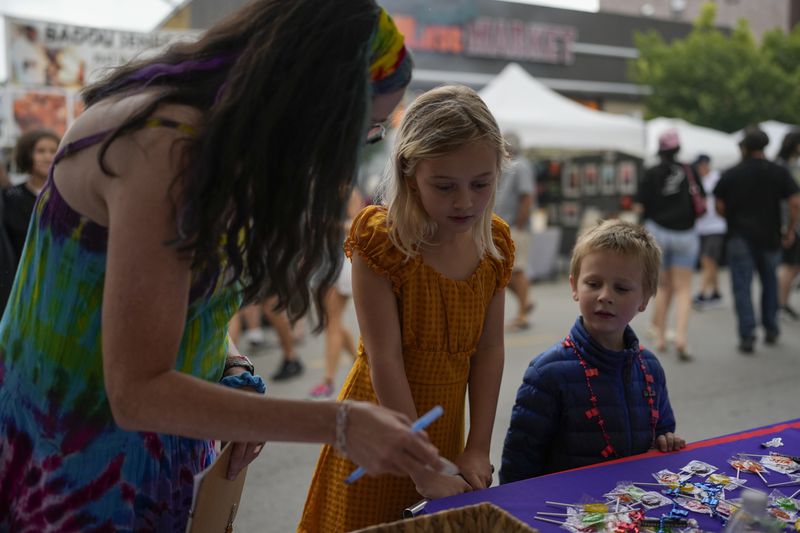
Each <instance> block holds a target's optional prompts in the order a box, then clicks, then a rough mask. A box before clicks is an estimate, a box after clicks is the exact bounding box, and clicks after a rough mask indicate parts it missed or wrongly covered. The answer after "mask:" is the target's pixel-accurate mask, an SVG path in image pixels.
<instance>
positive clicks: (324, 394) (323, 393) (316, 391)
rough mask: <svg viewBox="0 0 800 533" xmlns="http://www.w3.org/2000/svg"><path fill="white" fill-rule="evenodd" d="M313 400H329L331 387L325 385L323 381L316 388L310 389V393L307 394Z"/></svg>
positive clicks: (331, 392)
mask: <svg viewBox="0 0 800 533" xmlns="http://www.w3.org/2000/svg"><path fill="white" fill-rule="evenodd" d="M308 395H309V396H311V398H312V399H314V400H322V399H324V398H330V397H331V396H333V387H332V386H330V385H329V384H327V383H325V382H324V381H323V382H322V383H320V384H318V385H317V386H316V387H314V388H313V389H311V392H309V393H308Z"/></svg>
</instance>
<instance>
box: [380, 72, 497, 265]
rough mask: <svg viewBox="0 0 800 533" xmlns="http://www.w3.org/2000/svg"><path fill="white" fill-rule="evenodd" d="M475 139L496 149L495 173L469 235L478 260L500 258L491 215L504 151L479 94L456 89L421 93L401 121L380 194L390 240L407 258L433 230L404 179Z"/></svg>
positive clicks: (434, 226) (493, 123)
mask: <svg viewBox="0 0 800 533" xmlns="http://www.w3.org/2000/svg"><path fill="white" fill-rule="evenodd" d="M474 141H480V142H485V143H486V144H487V145H488V146H490V147H491V148H493V149H494V150H495V152H496V153H497V173H496V178H495V179H494V180H493V182H492V185H491V187H492V193H491V197H490V199H489V202H488V203H487V205H486V210H485V211H484V212H483V215H482V216H481V218H480V219H479V220H478V221H477V222H476V223H475V225H474V226H473V229H472V237H473V239H474V240H475V244H476V245H477V247H478V253H479V254H480V256H481V257H483V255H484V253H488V254H489V255H491V256H493V257H495V258H497V259H502V257H501V255H500V252H498V250H497V247H495V245H494V240H493V239H492V211H493V209H494V199H495V194H496V192H497V181H498V179H499V178H500V173H501V171H502V168H503V165H504V164H505V161H506V159H507V158H508V153H507V151H506V147H505V142H504V141H503V136H502V134H501V133H500V128H498V127H497V122H496V121H495V119H494V117H493V116H492V113H491V112H490V111H489V108H487V107H486V104H485V103H484V102H483V100H481V98H480V96H478V93H476V92H475V91H473V90H472V89H470V88H469V87H464V86H461V85H447V86H444V87H438V88H436V89H433V90H431V91H428V92H426V93H424V94H422V95H420V96H419V97H418V98H417V99H416V100H414V102H413V103H412V104H411V105H410V106H409V107H408V110H407V111H406V114H405V116H404V117H403V120H402V122H401V123H400V129H399V131H398V133H397V139H396V140H395V143H394V149H393V151H392V168H391V170H390V172H389V173H388V175H387V178H386V180H385V181H384V184H383V195H382V196H383V198H384V201H385V203H386V205H387V208H388V209H387V210H388V213H387V217H386V218H387V222H388V224H389V238H390V239H391V241H392V243H393V244H394V245H395V246H397V248H399V249H400V250H401V251H402V252H403V253H404V254H405V255H406V258H411V257H414V256H416V255H417V254H418V253H419V250H418V248H419V245H420V244H429V243H430V241H429V239H430V238H431V237H432V236H433V235H434V233H435V232H436V229H437V228H436V223H435V222H434V221H432V220H431V219H430V217H428V214H427V213H426V212H425V210H424V209H423V207H422V203H421V202H420V201H419V198H417V197H416V196H415V195H414V194H412V192H411V188H410V187H409V185H408V180H409V179H410V178H413V177H414V175H415V173H416V171H417V168H418V165H419V163H420V162H421V161H424V160H426V159H433V158H436V157H441V156H444V155H447V154H449V153H452V152H453V151H455V150H457V149H459V148H461V147H462V146H464V145H465V144H467V143H470V142H474Z"/></svg>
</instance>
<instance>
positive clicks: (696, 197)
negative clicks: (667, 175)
mask: <svg viewBox="0 0 800 533" xmlns="http://www.w3.org/2000/svg"><path fill="white" fill-rule="evenodd" d="M683 171H684V172H686V179H688V180H689V196H690V197H691V198H692V208H693V209H694V218H700V217H701V216H703V215H705V214H706V211H707V210H708V206H707V205H706V197H705V196H703V194H702V193H701V192H700V187H698V186H697V180H696V179H695V177H694V172H693V171H692V167H690V166H689V165H683Z"/></svg>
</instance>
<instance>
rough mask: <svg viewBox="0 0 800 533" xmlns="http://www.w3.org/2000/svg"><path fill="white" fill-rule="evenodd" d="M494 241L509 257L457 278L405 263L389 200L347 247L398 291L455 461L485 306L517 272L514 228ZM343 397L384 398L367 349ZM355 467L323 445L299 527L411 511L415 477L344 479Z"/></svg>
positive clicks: (417, 372) (445, 452)
mask: <svg viewBox="0 0 800 533" xmlns="http://www.w3.org/2000/svg"><path fill="white" fill-rule="evenodd" d="M492 233H493V238H494V243H495V246H496V247H497V249H498V251H500V254H501V255H502V256H503V257H504V260H497V259H495V258H493V257H490V256H488V255H487V256H484V258H483V259H482V260H481V262H480V263H479V265H478V267H477V268H476V269H475V272H474V273H473V274H472V275H471V276H470V277H469V278H468V279H466V280H452V279H449V278H447V277H445V276H443V275H442V274H440V273H439V272H437V271H436V270H434V269H433V268H431V267H430V266H428V265H427V264H425V263H424V262H423V261H422V259H421V258H420V257H416V258H414V259H409V260H408V261H405V260H404V259H405V257H404V255H403V253H402V252H401V251H400V250H398V249H397V248H396V247H395V246H394V245H393V244H392V242H391V241H390V240H389V235H388V231H387V226H386V210H385V208H384V207H379V206H370V207H367V208H365V209H364V210H363V211H362V212H361V213H359V215H358V216H357V217H356V218H355V220H354V221H353V225H352V226H351V228H350V235H349V237H348V239H347V241H346V242H345V252H346V254H347V256H348V257H352V254H353V251H356V252H358V253H359V255H360V256H361V257H362V258H363V259H364V261H365V262H366V263H367V265H369V267H370V268H371V269H372V270H373V271H375V272H377V273H378V274H380V275H382V276H385V277H386V278H388V279H389V280H390V282H391V284H392V290H393V291H394V293H395V295H396V296H397V303H398V311H399V314H400V324H401V330H402V343H403V359H404V364H405V370H406V375H407V376H408V382H409V385H410V387H411V394H412V396H413V398H414V403H415V405H416V408H417V413H418V415H421V414H424V413H425V412H427V411H428V410H430V409H431V408H432V407H433V406H435V405H437V404H439V405H442V406H443V407H444V415H443V416H442V417H441V418H440V419H439V420H437V421H436V422H434V423H433V424H432V425H431V426H429V427H428V429H427V430H426V431H427V433H428V435H429V436H430V439H431V441H432V442H433V443H434V445H436V447H437V448H438V449H439V452H440V453H441V455H442V456H443V457H446V458H447V459H450V460H451V461H452V460H455V459H456V458H457V457H458V456H459V455H460V454H461V453H462V452H463V450H464V415H465V413H464V411H465V404H466V390H467V380H468V378H469V370H470V358H471V357H472V355H473V354H474V353H475V348H476V347H477V345H478V340H479V339H480V337H481V333H482V330H483V324H484V321H485V317H486V310H487V308H488V306H489V302H490V301H491V299H492V296H494V294H495V293H497V291H499V290H502V289H503V288H504V287H505V286H506V284H508V281H509V279H510V277H511V268H512V266H513V264H514V244H513V242H512V240H511V236H510V234H509V230H508V225H507V224H506V223H505V222H503V221H502V220H501V219H500V218H499V217H497V216H495V217H494V218H493V220H492ZM339 399H340V400H344V399H350V400H360V401H369V402H373V403H377V399H376V396H375V391H374V390H373V388H372V381H371V379H370V370H369V362H368V357H367V354H365V353H364V346H363V343H360V346H359V351H358V357H357V358H356V362H355V364H354V365H353V368H352V369H351V370H350V373H349V375H348V376H347V380H346V381H345V383H344V385H343V387H342V390H341V392H340V393H339ZM355 468H356V465H354V464H353V463H352V462H350V461H349V460H347V459H345V458H343V457H341V456H340V455H339V454H338V453H337V452H336V451H335V450H334V449H333V448H332V447H331V446H324V447H323V449H322V452H321V454H320V458H319V461H318V463H317V469H316V471H315V473H314V477H313V479H312V481H311V487H310V488H309V493H308V498H307V500H306V505H305V509H304V511H303V517H302V519H301V522H300V525H299V526H298V531H301V532H324V533H329V532H331V533H336V532H343V531H351V530H353V529H359V528H363V527H367V526H370V525H373V524H378V523H383V522H389V521H392V520H397V519H399V518H402V512H403V509H404V508H405V507H408V506H409V505H411V504H413V503H415V502H416V501H418V500H419V499H420V498H421V496H420V495H419V494H417V491H416V490H415V489H414V483H413V482H412V481H411V480H410V479H409V478H401V477H397V476H392V475H383V476H378V477H363V478H361V479H360V480H358V481H357V482H356V483H354V484H352V485H345V484H344V479H345V478H346V477H347V476H348V475H349V474H350V472H352V471H353V470H354V469H355Z"/></svg>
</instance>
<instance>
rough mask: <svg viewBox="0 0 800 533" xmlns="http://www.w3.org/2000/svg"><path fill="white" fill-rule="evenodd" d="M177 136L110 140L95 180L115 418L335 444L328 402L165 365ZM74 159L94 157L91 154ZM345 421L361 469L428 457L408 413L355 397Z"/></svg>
mask: <svg viewBox="0 0 800 533" xmlns="http://www.w3.org/2000/svg"><path fill="white" fill-rule="evenodd" d="M178 135H180V134H178V133H177V132H175V131H173V130H167V129H164V128H155V129H149V128H148V129H144V130H141V131H139V132H137V133H135V134H132V135H130V136H126V137H123V138H121V139H119V140H117V141H115V142H114V143H113V144H112V146H111V148H110V150H109V162H110V166H111V168H113V169H115V170H117V172H118V173H119V176H118V177H114V178H107V182H105V183H104V186H103V200H104V202H105V204H106V206H107V210H108V216H109V235H108V254H107V268H106V277H105V286H104V294H103V310H102V341H103V345H102V349H103V372H104V379H105V386H106V391H107V394H108V399H109V403H110V406H111V410H112V413H113V415H114V418H115V420H116V422H117V423H118V424H119V425H120V426H121V427H122V428H124V429H128V430H132V431H137V430H138V431H153V432H161V433H170V434H176V435H182V436H186V437H191V438H199V439H217V440H226V441H235V442H264V441H268V440H275V441H295V442H322V443H329V444H333V443H335V441H336V412H337V404H336V403H334V402H319V403H317V402H304V401H287V400H276V399H270V398H265V397H261V396H258V395H255V394H251V393H246V392H242V391H239V390H234V389H230V388H227V387H223V386H220V385H218V384H213V383H208V382H206V381H203V380H201V379H198V378H195V377H193V376H190V375H187V374H183V373H180V372H178V371H176V370H174V367H175V361H176V357H177V353H178V349H179V346H180V342H181V338H182V335H183V329H184V323H185V320H186V314H187V306H188V301H189V288H190V281H191V273H190V262H189V260H187V259H185V258H181V257H179V255H178V253H177V252H176V251H175V250H174V249H172V248H169V247H167V246H165V245H164V242H165V241H167V240H169V239H172V238H173V237H174V232H175V222H174V209H173V205H172V202H171V201H170V200H169V192H170V181H171V180H170V177H171V176H174V175H175V174H176V172H177V170H178V168H177V163H176V158H175V152H176V150H177V145H174V144H173V141H175V140H176V139H177V138H178ZM83 161H85V162H87V163H86V164H90V163H89V162H91V164H93V163H94V159H93V156H91V155H90V154H86V156H85V158H84V159H83ZM348 420H349V423H348V424H347V425H346V427H345V434H346V437H347V452H348V456H349V457H350V458H351V459H353V460H354V461H356V462H357V463H359V464H360V465H361V466H363V467H364V468H365V469H366V470H367V471H368V472H369V471H370V470H371V471H372V472H379V471H390V472H410V471H412V470H417V469H419V468H420V464H421V463H425V464H430V465H435V464H437V460H438V456H437V454H436V453H435V451H434V450H433V447H432V446H431V445H430V444H429V443H428V442H427V439H426V438H425V437H424V436H423V435H413V434H411V433H410V432H409V431H408V424H409V420H408V418H407V417H403V416H400V415H397V414H395V413H390V412H388V411H386V410H381V409H375V408H374V407H371V406H368V405H365V404H360V403H355V404H353V406H352V408H351V409H350V414H349V418H348ZM376 431H377V432H378V433H379V434H380V436H379V435H378V434H376V433H375V432H376ZM395 438H396V439H399V440H400V444H399V445H395V444H394V443H393V439H395ZM373 443H374V444H373ZM387 445H389V447H390V448H393V450H391V451H388V453H387V452H386V451H383V450H381V448H383V447H387ZM403 449H405V451H402V450H403Z"/></svg>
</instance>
